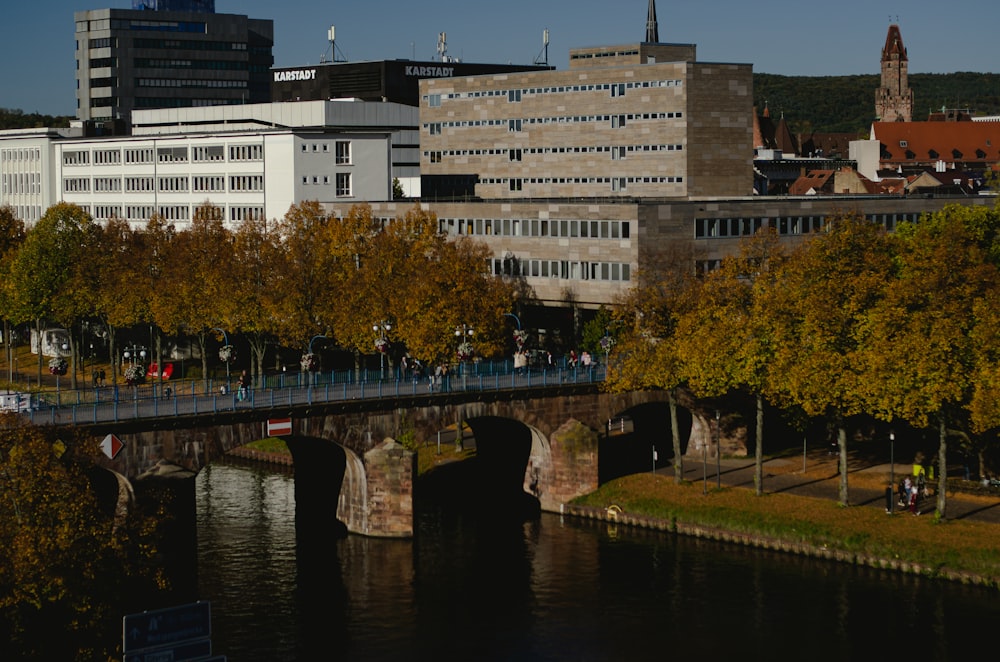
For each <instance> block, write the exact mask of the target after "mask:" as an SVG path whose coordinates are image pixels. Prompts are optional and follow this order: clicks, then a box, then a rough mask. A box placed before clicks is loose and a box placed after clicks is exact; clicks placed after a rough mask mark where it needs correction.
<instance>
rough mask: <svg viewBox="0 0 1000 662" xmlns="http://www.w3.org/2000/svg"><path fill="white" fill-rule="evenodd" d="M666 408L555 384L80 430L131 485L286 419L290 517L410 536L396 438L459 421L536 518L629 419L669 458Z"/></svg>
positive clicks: (585, 483) (194, 464)
mask: <svg viewBox="0 0 1000 662" xmlns="http://www.w3.org/2000/svg"><path fill="white" fill-rule="evenodd" d="M666 400H667V395H666V393H664V392H662V391H637V392H629V393H607V392H603V391H601V390H600V387H599V385H597V384H560V385H553V386H550V387H544V388H532V389H530V390H520V391H518V390H512V391H463V392H457V393H432V394H419V395H416V394H415V395H410V396H397V397H389V398H379V399H370V400H360V399H359V400H346V401H337V402H329V403H322V404H312V405H299V406H292V407H289V406H286V407H284V408H276V409H272V410H267V409H253V410H238V411H221V412H213V413H211V414H193V415H188V416H171V417H161V418H145V419H136V420H129V421H120V422H117V423H113V424H111V423H101V424H92V425H89V426H83V427H85V428H86V429H87V430H88V431H89V432H92V433H93V435H94V436H95V438H97V439H98V440H100V439H103V438H105V437H106V436H107V435H108V434H114V435H115V436H116V437H117V438H119V439H120V440H121V441H122V442H123V443H124V447H123V448H122V450H121V452H119V453H118V454H117V455H116V456H115V458H114V459H107V460H105V463H104V464H105V468H107V469H109V470H111V471H113V472H115V473H117V474H120V475H121V476H124V477H125V478H127V479H128V480H130V481H134V480H136V479H142V478H143V477H150V476H154V475H156V473H157V470H158V468H159V467H164V466H169V467H172V468H175V469H176V467H178V466H179V467H182V468H183V469H186V470H188V471H189V472H191V474H189V475H193V474H196V473H197V472H198V471H199V470H200V469H201V468H202V467H204V466H206V465H207V464H208V463H210V462H211V461H212V460H214V459H218V458H220V457H222V456H223V455H224V454H225V453H227V452H229V451H231V450H233V449H235V448H237V447H240V446H243V445H245V444H247V443H249V442H252V441H255V440H259V439H262V438H264V437H267V436H269V435H268V434H267V432H266V430H267V423H268V421H269V420H270V421H271V422H272V423H274V422H276V421H277V420H280V419H291V434H288V435H283V436H284V438H285V440H286V441H287V442H288V446H289V449H290V450H291V452H292V457H293V462H294V471H295V478H296V480H295V484H296V487H295V489H296V502H297V504H298V507H299V508H302V507H303V506H307V511H308V512H310V513H312V514H314V515H316V516H318V517H325V518H327V519H329V520H330V523H331V524H332V525H337V526H341V527H345V528H346V530H347V531H349V532H353V533H360V534H364V535H370V536H380V537H408V536H411V535H413V532H414V498H413V488H414V483H415V479H416V475H417V469H416V456H415V454H414V453H412V452H410V451H408V450H406V448H404V446H403V445H402V444H400V443H399V441H398V440H399V439H402V438H407V437H408V438H412V439H416V440H417V441H424V442H426V441H432V440H434V439H435V438H436V437H437V435H438V433H439V431H441V430H444V429H447V428H455V427H456V426H457V429H458V430H462V429H463V426H462V423H463V422H464V423H465V425H467V426H468V428H469V429H471V431H472V436H473V437H474V438H475V440H476V450H477V457H487V458H496V459H497V460H496V461H497V462H498V463H499V464H501V465H503V466H505V467H506V468H505V471H506V474H507V476H508V478H509V477H510V476H511V475H515V476H517V478H520V481H519V482H518V481H517V480H516V479H515V480H514V482H517V483H518V485H519V486H520V489H523V492H524V493H527V494H529V495H531V496H532V497H534V498H535V499H537V502H538V505H539V506H540V508H541V509H542V510H548V511H558V510H559V509H560V507H561V505H562V504H564V503H566V502H568V501H569V500H571V499H573V498H574V497H577V496H580V495H582V494H586V493H588V492H591V491H593V490H595V489H596V488H597V487H598V484H599V475H598V449H599V442H600V441H601V440H602V439H606V438H607V437H608V435H609V432H610V430H609V423H610V422H611V421H620V420H622V419H623V417H627V418H628V420H629V421H630V425H631V426H634V428H635V430H636V431H638V430H639V429H643V430H645V431H646V434H647V435H653V438H656V437H658V440H657V441H656V442H655V443H657V444H660V443H662V446H661V447H662V448H664V449H669V448H670V440H669V435H670V432H669V430H670V426H669V414H668V410H667V403H666ZM459 434H461V432H459ZM646 466H648V465H646ZM334 502H335V503H336V508H335V510H334V508H332V507H331V506H332V504H333V503H334ZM300 512H301V510H300ZM334 512H335V513H336V520H335V521H334V520H333V519H332V518H331V516H332V515H333V514H334Z"/></svg>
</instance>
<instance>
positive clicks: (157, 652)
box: [125, 639, 212, 662]
mask: <svg viewBox="0 0 1000 662" xmlns="http://www.w3.org/2000/svg"><path fill="white" fill-rule="evenodd" d="M211 654H212V640H211V639H198V640H197V641H187V642H184V643H180V644H173V645H170V646H159V647H157V648H146V649H143V650H140V651H136V652H134V653H126V654H125V662H183V661H184V660H202V661H203V660H206V659H207V658H208V656H209V655H211Z"/></svg>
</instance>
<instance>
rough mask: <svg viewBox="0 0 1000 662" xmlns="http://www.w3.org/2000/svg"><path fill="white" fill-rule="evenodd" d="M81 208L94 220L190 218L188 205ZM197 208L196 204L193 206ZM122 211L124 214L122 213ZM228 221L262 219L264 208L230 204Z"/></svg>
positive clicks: (225, 211) (136, 221)
mask: <svg viewBox="0 0 1000 662" xmlns="http://www.w3.org/2000/svg"><path fill="white" fill-rule="evenodd" d="M81 208H82V209H83V210H84V211H86V212H87V213H88V214H90V215H91V216H92V217H93V218H94V219H95V220H98V221H106V220H108V219H110V218H122V219H125V220H126V221H129V222H131V223H144V222H146V221H148V220H149V219H150V218H151V217H152V216H153V214H154V213H158V214H159V215H160V216H162V217H163V218H164V219H166V220H168V221H189V220H191V217H192V216H191V214H192V210H191V206H189V205H158V206H157V205H119V204H96V205H92V206H91V205H81ZM195 209H197V206H196V207H195ZM123 211H124V214H123V213H122V212H123ZM223 213H225V214H226V216H227V217H228V218H229V220H230V221H246V220H255V221H259V220H263V218H264V208H263V207H261V206H259V205H230V206H229V207H228V208H226V209H225V210H224V212H223Z"/></svg>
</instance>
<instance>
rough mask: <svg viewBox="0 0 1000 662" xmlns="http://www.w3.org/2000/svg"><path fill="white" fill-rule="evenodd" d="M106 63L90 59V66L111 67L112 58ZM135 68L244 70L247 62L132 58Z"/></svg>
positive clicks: (93, 67) (92, 67)
mask: <svg viewBox="0 0 1000 662" xmlns="http://www.w3.org/2000/svg"><path fill="white" fill-rule="evenodd" d="M105 59H106V60H108V61H109V63H108V64H95V63H96V62H100V60H91V61H90V68H91V69H95V68H99V67H102V66H103V67H113V66H115V65H114V64H112V62H114V58H105ZM134 63H135V64H134V66H135V68H136V69H207V70H211V71H246V70H247V63H246V62H242V61H238V60H194V59H190V58H185V59H180V58H142V57H137V58H136V59H135V60H134Z"/></svg>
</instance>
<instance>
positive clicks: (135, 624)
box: [122, 602, 212, 659]
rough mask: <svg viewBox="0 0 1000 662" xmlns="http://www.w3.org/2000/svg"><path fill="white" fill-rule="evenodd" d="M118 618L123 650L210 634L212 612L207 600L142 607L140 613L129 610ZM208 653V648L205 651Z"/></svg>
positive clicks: (159, 646) (193, 639)
mask: <svg viewBox="0 0 1000 662" xmlns="http://www.w3.org/2000/svg"><path fill="white" fill-rule="evenodd" d="M122 620H123V622H124V624H123V625H124V627H123V629H124V633H123V637H124V638H123V645H124V652H126V653H131V652H134V651H141V650H143V649H145V648H161V647H167V646H175V645H176V644H182V643H189V642H194V641H196V640H198V639H208V638H210V637H211V636H212V612H211V607H210V604H209V603H208V602H194V603H191V604H186V605H181V606H179V607H169V608H167V609H160V610H157V611H144V612H142V613H141V614H130V615H128V616H126V617H125V618H124V619H122ZM209 654H211V650H209V652H208V653H205V655H209ZM151 659H153V658H151ZM178 659H179V658H178ZM185 659H186V658H185Z"/></svg>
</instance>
